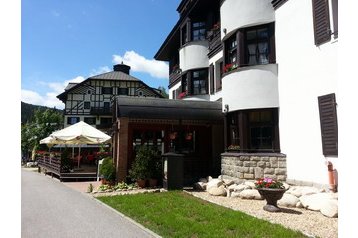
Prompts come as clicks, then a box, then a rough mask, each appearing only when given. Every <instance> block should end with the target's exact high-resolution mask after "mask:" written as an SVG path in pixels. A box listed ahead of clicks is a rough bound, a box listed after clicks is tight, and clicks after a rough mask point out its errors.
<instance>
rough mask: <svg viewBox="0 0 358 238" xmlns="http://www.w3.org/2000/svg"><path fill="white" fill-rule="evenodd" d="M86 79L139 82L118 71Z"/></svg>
mask: <svg viewBox="0 0 358 238" xmlns="http://www.w3.org/2000/svg"><path fill="white" fill-rule="evenodd" d="M88 79H103V80H123V81H140V80H139V79H137V78H135V77H133V76H131V75H129V74H125V73H123V72H120V71H111V72H108V73H104V74H99V75H95V76H92V77H89V78H88Z"/></svg>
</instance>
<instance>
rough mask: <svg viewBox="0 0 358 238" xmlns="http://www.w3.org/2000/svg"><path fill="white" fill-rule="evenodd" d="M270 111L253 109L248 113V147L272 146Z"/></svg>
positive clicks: (261, 147) (257, 148) (267, 147)
mask: <svg viewBox="0 0 358 238" xmlns="http://www.w3.org/2000/svg"><path fill="white" fill-rule="evenodd" d="M272 122H273V120H272V111H254V112H250V113H249V126H250V149H253V150H262V149H271V148H272V137H273V130H272V128H273V124H272Z"/></svg>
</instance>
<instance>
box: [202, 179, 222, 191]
mask: <svg viewBox="0 0 358 238" xmlns="http://www.w3.org/2000/svg"><path fill="white" fill-rule="evenodd" d="M223 184H224V182H223V181H222V180H220V179H212V180H209V182H208V183H207V184H206V190H207V191H209V189H210V188H213V187H215V188H218V187H220V186H221V185H223Z"/></svg>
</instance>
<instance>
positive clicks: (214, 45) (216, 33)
mask: <svg viewBox="0 0 358 238" xmlns="http://www.w3.org/2000/svg"><path fill="white" fill-rule="evenodd" d="M220 31H221V28H220V27H219V28H216V29H214V30H210V31H208V34H207V37H206V38H207V39H208V41H209V53H208V56H209V57H211V56H213V55H214V54H216V53H217V52H219V51H220V50H221V49H222V42H221V35H220Z"/></svg>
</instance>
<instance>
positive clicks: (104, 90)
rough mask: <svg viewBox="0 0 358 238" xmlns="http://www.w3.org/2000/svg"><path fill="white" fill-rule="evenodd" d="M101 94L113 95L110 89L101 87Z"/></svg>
mask: <svg viewBox="0 0 358 238" xmlns="http://www.w3.org/2000/svg"><path fill="white" fill-rule="evenodd" d="M102 94H113V90H112V88H111V87H102Z"/></svg>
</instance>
